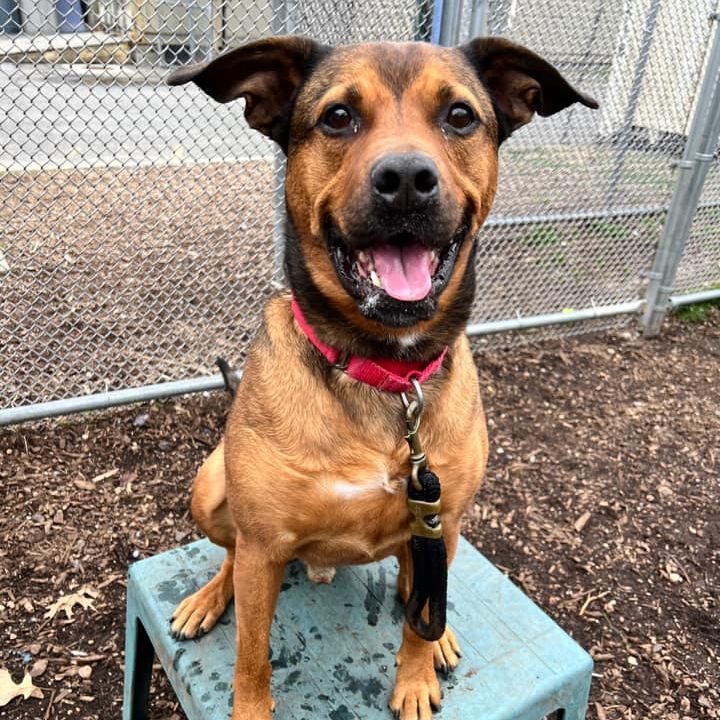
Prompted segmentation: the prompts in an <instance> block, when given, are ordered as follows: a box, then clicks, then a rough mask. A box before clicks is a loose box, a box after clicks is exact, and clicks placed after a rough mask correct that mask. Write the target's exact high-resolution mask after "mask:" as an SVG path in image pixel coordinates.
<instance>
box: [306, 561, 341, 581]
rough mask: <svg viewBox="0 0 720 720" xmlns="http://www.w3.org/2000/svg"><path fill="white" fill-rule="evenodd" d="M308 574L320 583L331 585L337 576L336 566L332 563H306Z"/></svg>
mask: <svg viewBox="0 0 720 720" xmlns="http://www.w3.org/2000/svg"><path fill="white" fill-rule="evenodd" d="M305 571H306V572H307V576H308V577H309V578H310V579H311V580H312V581H313V582H314V583H318V584H320V585H329V584H330V583H331V582H332V581H333V578H334V577H335V568H334V567H333V566H332V565H329V566H328V565H310V563H305Z"/></svg>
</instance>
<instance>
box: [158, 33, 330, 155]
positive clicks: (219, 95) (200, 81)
mask: <svg viewBox="0 0 720 720" xmlns="http://www.w3.org/2000/svg"><path fill="white" fill-rule="evenodd" d="M329 51H330V48H328V47H326V46H324V45H320V44H319V43H316V42H314V41H313V40H310V39H309V38H305V37H299V36H287V37H272V38H266V39H264V40H257V41H255V42H251V43H248V44H247V45H243V46H242V47H239V48H237V49H236V50H232V51H230V52H228V53H225V54H224V55H221V56H220V57H218V58H215V60H211V61H210V62H206V63H194V64H192V65H186V66H185V67H182V68H180V69H178V70H175V72H173V73H171V74H170V76H169V77H168V78H167V83H168V85H184V84H185V83H187V82H194V83H195V84H196V85H197V86H198V87H200V88H201V89H202V90H203V91H204V92H206V93H207V94H208V95H209V96H210V97H211V98H213V99H214V100H217V101H218V102H221V103H227V102H230V101H231V100H236V99H237V98H239V97H242V98H244V99H245V119H246V120H247V122H248V125H250V127H252V128H254V129H255V130H259V131H260V132H261V133H263V134H265V135H267V136H268V137H269V138H272V139H273V140H275V142H276V143H278V145H280V147H281V148H282V149H283V150H284V151H285V152H287V146H288V140H289V128H290V112H291V110H292V104H293V101H294V100H295V97H296V95H297V92H298V90H299V89H300V86H301V85H302V83H303V82H304V81H305V79H306V78H307V77H308V76H309V74H310V73H311V72H312V69H313V68H314V67H315V65H316V64H317V63H318V62H319V60H320V59H321V58H322V57H323V56H324V55H325V54H326V53H327V52H329Z"/></svg>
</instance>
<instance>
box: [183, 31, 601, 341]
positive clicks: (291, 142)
mask: <svg viewBox="0 0 720 720" xmlns="http://www.w3.org/2000/svg"><path fill="white" fill-rule="evenodd" d="M189 81H193V82H195V83H196V84H197V85H198V86H199V87H200V88H202V89H203V90H204V91H205V92H206V93H208V94H209V95H210V96H211V97H213V98H214V99H215V100H218V101H220V102H229V101H231V100H234V99H236V98H239V97H242V98H244V99H245V117H246V119H247V121H248V123H249V124H250V126H251V127H253V128H255V129H256V130H259V131H260V132H262V133H264V134H265V135H267V136H269V137H270V138H272V139H273V140H275V141H276V142H277V143H278V144H279V145H280V147H282V149H283V150H284V151H285V152H286V154H287V157H288V164H287V179H286V200H287V208H288V214H289V228H288V243H287V248H286V267H287V271H288V276H289V280H290V284H291V286H292V287H293V290H294V292H295V294H296V295H297V296H298V301H299V302H300V304H301V307H302V308H303V310H305V311H306V312H307V313H309V314H310V315H312V316H313V317H312V318H309V319H313V318H314V319H315V320H316V321H317V320H318V317H317V314H318V313H317V308H318V307H320V308H323V313H322V314H323V317H324V318H325V319H327V318H330V320H334V321H335V325H336V326H337V327H338V328H339V327H340V326H342V325H345V326H347V324H348V323H350V324H351V325H352V326H353V328H354V329H355V335H357V331H360V332H361V333H362V334H364V336H365V337H366V338H367V339H372V340H374V341H375V342H376V344H377V343H394V344H397V345H398V347H401V348H406V349H407V348H410V347H412V346H415V345H419V346H424V347H426V348H427V347H429V344H428V342H426V341H422V340H423V338H427V336H428V335H432V336H433V338H434V340H435V343H430V344H434V345H437V343H438V342H447V337H446V336H447V335H448V334H452V333H456V332H458V331H459V329H460V328H461V327H462V325H464V323H465V322H466V320H467V317H468V315H469V311H470V306H471V302H472V296H473V292H474V284H475V276H474V266H473V254H474V253H473V250H474V237H475V235H476V233H477V231H478V229H479V228H480V226H481V225H482V223H483V221H484V220H485V218H486V216H487V214H488V212H489V210H490V207H491V205H492V202H493V198H494V196H495V188H496V180H497V149H498V146H499V145H500V143H501V142H502V141H503V140H504V139H505V138H507V137H508V136H509V135H510V133H511V132H512V131H514V130H515V129H517V128H518V127H520V126H521V125H524V124H526V123H528V122H529V121H530V120H531V119H532V117H533V115H534V114H535V113H537V114H539V115H544V116H545V115H552V114H554V113H556V112H558V111H560V110H562V109H563V108H566V107H568V106H569V105H571V104H572V103H575V102H580V103H582V104H583V105H586V106H588V107H592V108H595V107H597V103H596V102H595V101H594V100H592V99H591V98H589V97H587V96H586V95H583V94H582V93H580V92H578V91H577V90H575V89H574V88H573V87H571V86H570V85H569V84H568V82H567V81H566V80H565V79H564V78H563V77H562V76H561V75H560V73H559V72H558V71H557V70H556V69H555V68H553V67H552V66H551V65H550V64H548V63H547V62H546V61H544V60H543V59H542V58H540V57H538V56H537V55H535V54H534V53H533V52H531V51H530V50H527V49H526V48H523V47H521V46H519V45H516V44H514V43H512V42H510V41H508V40H504V39H500V38H478V39H476V40H473V41H472V42H470V43H468V44H467V45H464V46H462V47H459V48H453V49H449V48H441V47H436V46H432V45H428V44H424V43H397V44H396V43H368V44H362V45H352V46H341V47H337V48H330V47H326V46H323V45H320V44H318V43H315V42H313V41H312V40H309V39H306V38H301V37H277V38H270V39H266V40H260V41H257V42H253V43H250V44H248V45H245V46H243V47H240V48H238V49H237V50H234V51H232V52H229V53H227V54H225V55H223V56H221V57H218V58H217V59H215V60H213V61H211V62H209V63H206V64H200V65H191V66H188V67H185V68H182V69H180V70H178V71H176V72H175V73H173V75H172V76H171V78H170V80H169V82H170V84H174V85H177V84H182V83H185V82H189ZM338 332H340V330H338Z"/></svg>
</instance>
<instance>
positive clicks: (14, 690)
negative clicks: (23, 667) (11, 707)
mask: <svg viewBox="0 0 720 720" xmlns="http://www.w3.org/2000/svg"><path fill="white" fill-rule="evenodd" d="M33 690H35V686H34V685H33V682H32V678H31V677H30V673H27V672H26V673H25V677H24V678H23V679H22V682H21V683H20V684H19V685H18V684H17V683H16V682H15V681H14V680H13V679H12V677H11V676H10V673H9V671H8V670H6V669H5V668H0V707H3V706H4V705H7V704H8V703H9V702H10V701H11V700H14V699H15V698H16V697H19V696H20V695H22V696H23V699H25V700H27V699H28V698H29V697H30V695H32V693H33Z"/></svg>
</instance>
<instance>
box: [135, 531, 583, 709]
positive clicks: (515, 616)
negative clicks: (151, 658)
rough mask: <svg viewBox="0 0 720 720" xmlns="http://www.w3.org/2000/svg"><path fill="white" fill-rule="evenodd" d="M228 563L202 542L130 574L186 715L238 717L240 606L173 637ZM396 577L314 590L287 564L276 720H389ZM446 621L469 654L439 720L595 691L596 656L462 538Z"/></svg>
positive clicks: (396, 634)
mask: <svg viewBox="0 0 720 720" xmlns="http://www.w3.org/2000/svg"><path fill="white" fill-rule="evenodd" d="M223 556H224V550H222V549H221V548H218V547H217V546H215V545H212V544H211V543H210V542H209V541H207V540H200V541H198V542H194V543H191V544H190V545H186V546H184V547H181V548H177V549H175V550H170V551H168V552H165V553H162V554H160V555H156V556H154V557H151V558H148V559H146V560H142V561H140V562H138V563H136V564H134V565H133V566H132V567H131V568H130V573H129V584H128V602H129V617H131V616H132V614H133V613H134V614H136V615H137V616H138V617H139V619H140V620H141V622H142V623H143V625H144V626H145V628H146V630H147V632H148V635H149V636H150V639H151V641H152V643H153V646H154V647H155V650H156V653H157V655H158V657H159V659H160V661H161V663H162V665H163V667H164V668H165V670H166V672H167V673H168V677H169V679H170V681H171V683H172V685H173V687H174V689H175V691H176V693H177V694H178V698H179V700H180V702H181V704H182V705H183V708H184V710H185V712H186V714H187V716H188V718H190V720H200V718H202V720H227V718H229V716H230V710H231V707H232V680H233V666H234V660H235V640H234V634H235V627H234V626H235V622H234V615H233V608H232V605H231V606H230V608H228V610H227V611H226V613H225V615H224V616H223V617H222V618H221V620H220V621H219V623H218V625H217V626H216V627H215V628H213V630H212V631H211V632H210V633H208V634H207V635H206V636H205V637H203V638H200V639H198V640H190V641H176V640H174V639H173V638H172V637H171V636H170V622H169V618H170V615H171V614H172V612H173V610H174V608H175V606H176V605H177V603H179V602H180V600H182V599H183V598H184V597H185V596H187V595H188V594H190V593H192V592H195V591H196V590H197V589H198V588H199V587H201V586H202V585H203V584H204V583H205V582H207V581H208V580H209V579H210V578H211V577H212V576H213V575H214V574H215V573H216V572H217V570H218V568H219V566H220V563H221V561H222V559H223ZM396 575H397V562H396V561H395V559H394V558H388V559H387V560H384V561H383V562H380V563H374V564H372V565H361V566H353V567H342V568H338V572H337V575H336V577H335V579H334V580H333V582H332V584H331V585H315V584H314V583H312V582H311V581H310V580H308V579H307V577H306V576H305V571H304V569H303V568H302V566H301V565H300V564H299V563H291V564H290V565H289V566H288V567H287V569H286V573H285V578H284V581H283V584H282V588H281V592H280V597H279V600H278V606H277V610H276V613H275V619H274V622H273V629H272V633H271V639H270V644H271V664H272V667H273V678H272V692H273V697H274V698H275V701H276V704H277V708H276V711H275V720H317V718H330V720H353V719H355V718H359V719H360V720H388V718H390V717H391V715H390V711H389V710H388V708H387V702H388V699H389V697H390V693H391V690H392V686H393V681H394V676H395V671H394V663H395V654H396V652H397V651H398V649H399V645H400V641H401V638H402V623H403V608H402V606H401V604H400V602H399V600H398V599H397V592H396V588H395V578H396ZM131 604H135V605H136V606H137V607H131V606H130V605H131ZM448 624H449V625H450V627H452V629H453V630H454V631H455V634H456V636H457V638H458V641H459V643H460V647H461V649H462V653H463V655H462V658H461V661H460V665H459V666H458V668H457V669H456V670H455V672H454V673H452V674H451V675H450V676H449V677H448V678H446V679H443V678H442V676H440V679H441V685H442V686H443V693H444V699H443V706H442V710H441V713H440V714H439V718H441V719H442V720H456V719H458V720H459V719H461V718H462V719H464V720H540V718H543V717H544V716H545V715H548V714H550V713H552V712H554V711H555V710H557V709H558V708H561V707H566V706H568V705H569V704H571V702H573V698H574V696H575V695H577V693H581V694H582V693H583V692H584V693H585V695H586V694H587V688H588V687H589V679H590V673H591V669H592V661H591V659H590V656H589V655H588V654H587V653H586V652H585V651H584V650H582V649H581V648H580V647H579V646H578V645H577V644H576V643H575V642H574V641H573V640H572V639H571V638H570V637H569V636H568V635H566V634H565V632H564V631H563V630H561V629H560V628H559V627H558V626H557V625H556V624H555V623H554V622H553V621H552V620H551V619H550V618H549V617H548V616H547V615H546V614H545V613H544V612H543V611H542V610H540V608H538V607H537V606H536V605H534V604H533V603H532V602H531V601H530V600H529V599H528V598H527V597H526V596H525V595H524V594H523V593H522V592H521V591H520V590H519V589H518V588H517V587H516V586H515V585H513V583H512V582H511V581H510V580H508V579H507V578H506V577H505V576H504V575H503V574H502V573H500V572H499V571H498V570H497V569H496V568H495V567H494V566H493V565H492V564H491V563H489V562H488V561H487V560H486V559H485V558H484V557H483V556H482V555H481V554H480V553H479V552H478V551H477V550H475V548H473V547H472V546H471V545H470V544H469V543H468V542H467V541H466V540H464V539H462V538H461V541H460V544H459V547H458V552H457V556H456V558H455V561H454V562H453V564H452V566H451V570H450V575H449V595H448ZM578 688H580V689H578ZM583 688H584V689H583ZM575 702H577V701H576V700H575ZM583 702H584V701H583Z"/></svg>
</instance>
